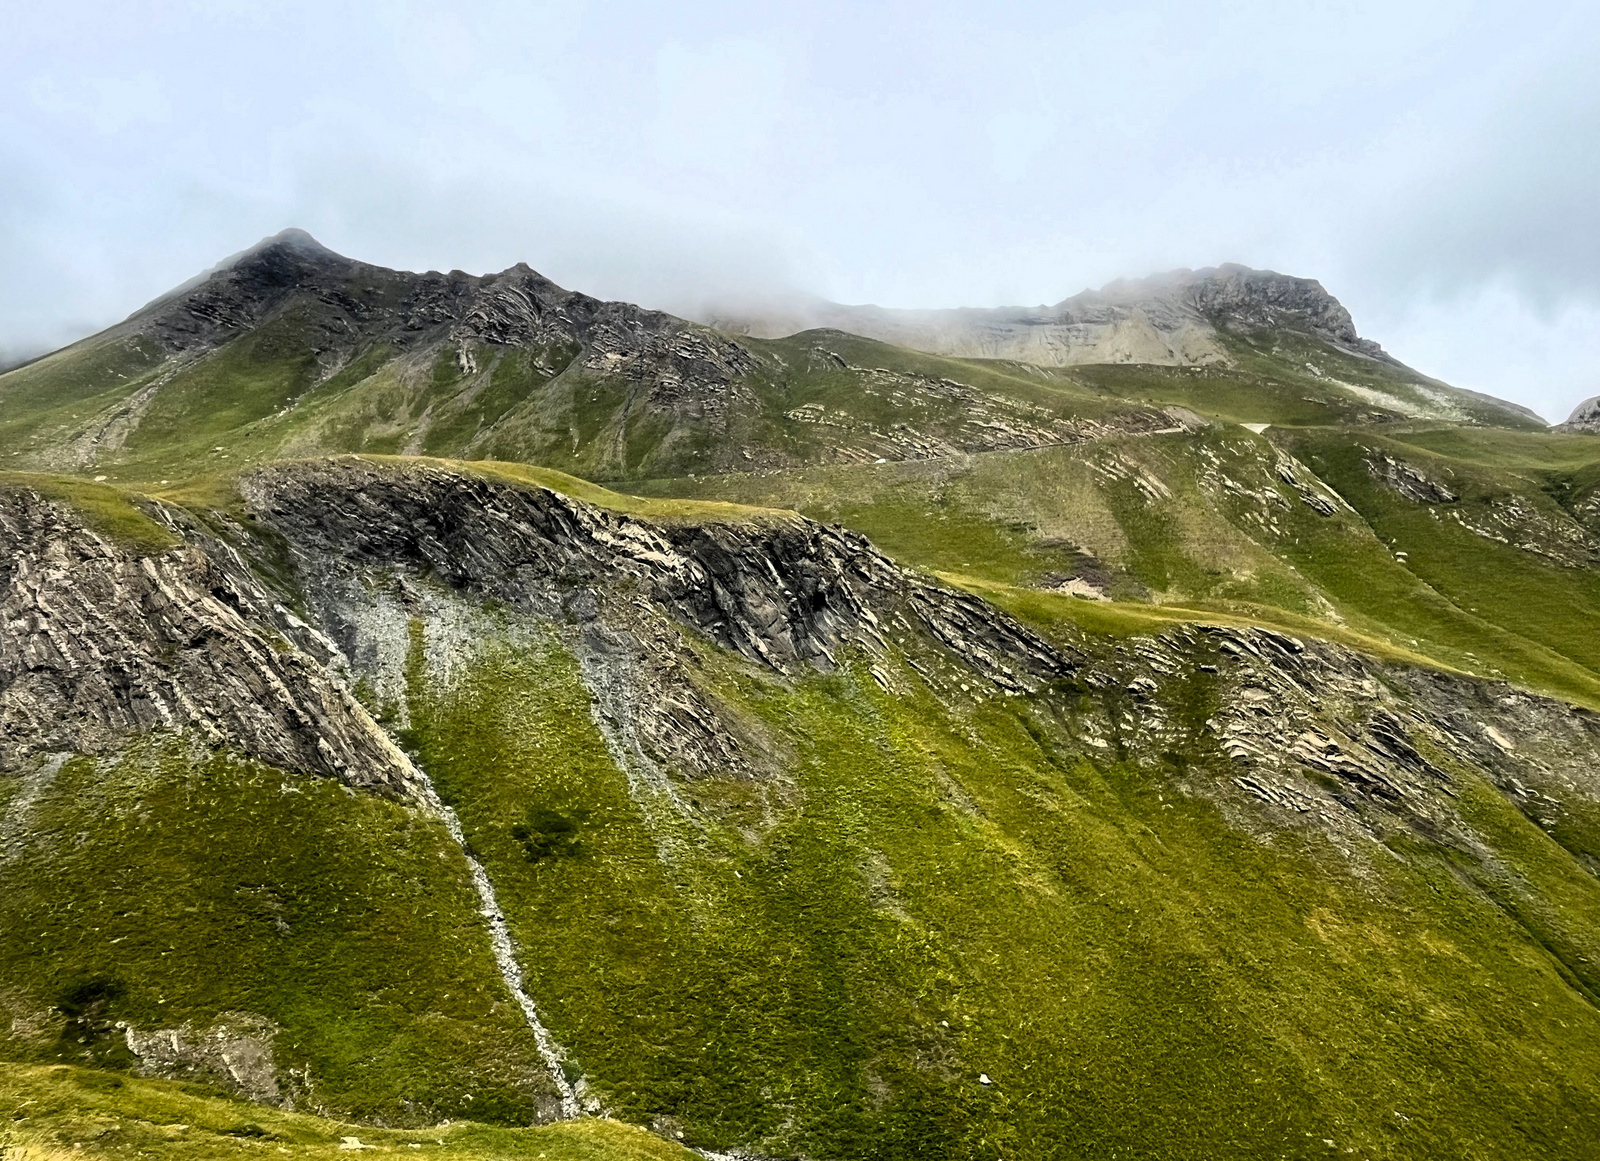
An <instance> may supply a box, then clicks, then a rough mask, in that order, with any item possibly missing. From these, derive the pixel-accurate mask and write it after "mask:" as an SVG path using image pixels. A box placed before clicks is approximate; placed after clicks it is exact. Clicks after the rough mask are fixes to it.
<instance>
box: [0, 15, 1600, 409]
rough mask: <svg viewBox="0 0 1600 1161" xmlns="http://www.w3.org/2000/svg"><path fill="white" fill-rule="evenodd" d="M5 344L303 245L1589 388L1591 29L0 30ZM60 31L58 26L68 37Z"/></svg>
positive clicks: (823, 21) (365, 23) (83, 328)
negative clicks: (1274, 318) (1233, 281)
mask: <svg viewBox="0 0 1600 1161" xmlns="http://www.w3.org/2000/svg"><path fill="white" fill-rule="evenodd" d="M6 19H7V21H8V26H7V27H6V29H5V30H4V31H5V35H4V36H0V68H3V69H4V70H5V72H6V75H7V77H8V84H7V86H5V91H4V94H3V95H0V112H3V114H4V116H0V126H3V128H0V268H3V269H4V270H5V271H6V273H7V275H8V277H7V278H6V279H4V280H0V349H3V350H33V349H35V348H38V347H42V346H48V345H54V344H57V343H59V342H61V341H64V340H65V339H68V338H70V337H74V336H75V335H77V334H82V333H86V332H87V331H89V330H92V329H94V328H96V327H98V326H101V325H105V324H106V323H108V322H111V321H113V320H115V319H116V318H119V317H121V316H123V315H125V314H126V313H128V312H129V311H130V310H132V309H134V308H135V307H137V306H138V305H140V304H141V303H143V302H145V301H147V300H148V299H150V298H152V297H154V296H155V295H157V294H159V293H160V292H161V291H163V290H165V289H166V288H168V287H169V286H171V285H174V284H176V283H178V282H180V281H182V280H183V279H185V278H187V277H189V276H190V275H192V274H193V273H195V272H196V271H198V270H200V269H202V268H204V267H206V266H208V265H210V264H211V263H213V262H215V261H216V260H217V259H218V258H219V257H221V256H222V255H224V254H228V253H231V252H234V251H236V250H238V249H240V248H242V247H243V246H245V245H248V244H250V243H251V242H253V241H255V240H256V239H257V238H259V237H261V236H264V235H266V234H269V233H273V232H275V231H276V230H278V229H280V228H282V227H283V226H285V225H291V224H292V225H298V226H302V227H304V228H306V229H309V230H310V231H311V232H312V233H314V234H316V235H317V236H318V237H319V238H321V239H322V240H323V241H324V242H325V243H327V244H328V245H331V246H333V247H334V248H336V249H341V250H344V251H346V252H348V253H351V254H353V255H355V256H358V257H361V258H365V259H367V260H369V261H374V262H381V263H384V264H388V265H397V266H410V267H414V268H429V267H433V268H449V267H462V268H466V269H471V270H474V271H478V270H489V269H500V268H503V267H505V266H508V265H510V264H512V263H513V262H515V261H518V260H525V261H528V262H529V263H530V264H532V265H534V266H535V267H537V268H539V269H541V270H542V271H543V272H544V273H546V274H547V275H549V276H550V277H552V278H554V279H556V280H557V281H558V282H561V283H563V284H566V285H569V286H573V287H575V288H577V289H582V290H586V291H589V292H590V293H596V294H601V295H604V296H607V297H621V298H629V299H633V300H635V301H641V302H644V303H646V304H647V305H654V306H660V307H663V308H667V309H676V310H679V311H691V310H696V309H700V308H703V307H704V306H705V305H706V304H707V303H713V302H729V301H738V300H741V299H748V298H750V297H752V296H784V295H790V294H818V295H821V296H824V297H828V298H833V299H837V300H842V301H852V302H861V301H875V302H878V303H881V304H884V305H899V306H954V305H996V304H1000V303H1007V302H1010V303H1015V302H1023V303H1038V302H1053V301H1057V300H1059V299H1061V298H1063V297H1066V296H1067V295H1069V294H1072V293H1074V292H1076V291H1078V290H1081V289H1083V288H1084V287H1086V286H1090V285H1098V284H1099V283H1102V282H1105V281H1108V280H1110V279H1112V278H1116V277H1119V276H1126V275H1132V276H1137V275H1141V274H1145V273H1148V272H1151V271H1155V270H1161V269H1169V268H1172V267H1177V266H1204V265H1212V264H1215V263H1218V262H1223V261H1240V262H1245V263H1249V264H1251V265H1258V266H1267V267H1272V268H1276V269H1280V270H1284V271H1287V272H1291V273H1296V274H1303V275H1308V276H1312V277H1317V278H1320V279H1322V281H1323V282H1324V283H1325V284H1326V285H1327V286H1328V287H1329V289H1330V290H1332V291H1333V292H1334V293H1336V294H1338V295H1340V297H1341V298H1343V299H1344V300H1345V302H1346V304H1347V305H1348V306H1349V307H1350V308H1351V310H1352V312H1353V313H1354V314H1355V316H1356V319H1357V322H1358V324H1359V325H1360V326H1361V327H1362V329H1363V331H1364V332H1365V333H1368V334H1370V335H1371V336H1372V337H1374V338H1377V339H1378V340H1379V341H1381V342H1383V343H1384V344H1385V345H1386V346H1388V347H1389V348H1390V349H1391V350H1393V351H1394V352H1395V353H1396V354H1397V355H1399V356H1400V357H1402V358H1405V359H1407V360H1408V361H1411V362H1413V363H1415V364H1416V365H1417V366H1418V367H1419V368H1420V369H1422V370H1424V371H1427V372H1429V373H1432V374H1436V375H1439V376H1440V377H1442V378H1446V379H1448V380H1450V381H1453V382H1457V383H1459V384H1461V385H1462V386H1468V387H1474V388H1477V389H1480V390H1486V391H1492V392H1494V393H1496V394H1500V395H1504V396H1506V397H1509V398H1514V399H1517V400H1518V401H1520V402H1524V403H1527V404H1529V405H1530V406H1533V407H1535V408H1536V409H1538V410H1540V411H1541V412H1542V413H1544V414H1546V415H1547V416H1551V417H1554V418H1560V417H1562V415H1564V413H1565V411H1566V410H1567V409H1568V408H1569V407H1570V406H1571V404H1572V403H1575V402H1576V401H1577V400H1578V399H1579V398H1581V397H1582V396H1584V395H1588V394H1594V393H1595V392H1597V391H1600V349H1597V348H1596V346H1595V345H1594V344H1595V337H1596V334H1597V332H1600V222H1597V210H1596V207H1597V206H1600V154H1597V151H1595V150H1594V149H1593V148H1592V144H1591V143H1592V142H1593V141H1595V140H1600V90H1596V89H1595V86H1594V85H1593V84H1592V81H1591V80H1590V78H1592V76H1593V75H1595V73H1596V71H1597V67H1600V21H1597V19H1596V17H1595V15H1594V13H1593V11H1592V6H1588V5H1580V4H1561V3H1545V4H1537V3H1535V4H1531V5H1523V6H1519V7H1518V8H1516V9H1515V10H1513V9H1512V8H1511V7H1510V6H1495V5H1471V4H1468V5H1462V4H1442V3H1440V4H1433V3H1413V4H1403V5H1396V4H1394V3H1392V2H1391V3H1383V4H1379V3H1375V2H1372V3H1368V2H1361V0H1357V2H1354V3H1343V4H1340V5H1337V6H1332V5H1304V6H1294V7H1291V8H1285V7H1284V6H1281V5H1269V4H1266V3H1245V4H1238V5H1231V6H1228V7H1227V8H1224V9H1219V10H1215V11H1213V10H1201V9H1199V8H1197V7H1195V6H1192V5H1177V4H1137V3H1136V4H1109V3H1108V4H1088V5H1077V6H1073V7H1071V8H1070V9H1069V8H1064V7H1062V6H1060V5H1045V4H1040V5H1035V6H1028V5H1024V6H1022V7H1016V6H1013V7H1011V8H1009V9H1006V10H1003V11H1002V10H984V11H981V12H980V11H978V10H976V9H971V8H966V7H954V6H951V7H940V6H928V5H909V4H904V5H902V4H889V5H879V6H870V7H866V8H863V7H861V6H853V5H844V4H827V3H823V4H811V5H805V6H788V7H785V8H780V9H773V10H771V11H762V12H759V13H758V12H754V11H753V10H750V9H749V8H748V6H743V5H733V4H723V3H700V4H690V5H677V6H672V7H671V9H670V10H668V9H666V8H665V7H663V6H654V5H642V4H641V5H605V6H589V5H585V4H582V3H562V4H559V5H558V4H550V5H537V4H535V5H527V4H516V5H513V4H497V3H478V4H474V5H470V6H458V7H457V8H454V9H450V10H444V9H440V8H438V7H437V6H431V5H421V4H384V5H378V4H375V3H353V4H347V5H338V6H328V5H311V4H309V3H303V4H302V3H287V4H283V3H280V4H271V5H267V4H252V3H247V2H244V0H234V2H232V3H229V4H226V5H198V4H196V5H190V6H185V5H172V6H164V7H162V8H160V9H149V10H143V11H141V12H138V13H134V12H131V11H130V10H128V9H126V8H125V7H123V6H117V5H111V4H108V3H87V2H84V0H78V2H73V0H67V2H65V3H62V4H57V5H53V6H50V7H48V8H45V9H33V10H26V11H20V10H19V11H18V12H16V13H14V14H12V15H10V16H9V17H7V18H6ZM86 30H87V31H86Z"/></svg>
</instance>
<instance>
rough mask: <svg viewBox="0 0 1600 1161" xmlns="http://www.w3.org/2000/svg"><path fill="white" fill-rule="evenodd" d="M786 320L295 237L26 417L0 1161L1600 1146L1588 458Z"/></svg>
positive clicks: (864, 319) (1134, 289) (1599, 552)
mask: <svg viewBox="0 0 1600 1161" xmlns="http://www.w3.org/2000/svg"><path fill="white" fill-rule="evenodd" d="M794 321H795V320H793V319H785V318H775V317H773V316H772V315H771V314H770V313H769V314H767V315H759V313H758V312H746V313H745V314H744V315H743V316H740V315H738V314H737V312H728V313H726V314H725V315H719V316H718V317H717V318H714V319H710V320H708V321H707V322H702V323H696V322H690V321H686V320H683V319H678V318H674V317H672V316H670V315H666V314H662V313H659V312H655V311H649V310H645V309H642V308H639V307H636V306H631V305H628V304H623V303H605V302H600V301H598V300H595V299H592V298H589V297H587V296H584V295H582V294H578V293H574V292H569V291H566V290H563V289H561V288H559V287H557V286H555V285H554V284H552V283H551V282H549V281H548V280H546V279H544V278H542V277H541V276H539V275H538V274H536V273H535V272H533V271H532V270H530V269H529V268H527V267H526V266H514V267H512V268H510V269H509V270H507V271H504V272H502V273H500V274H494V275H486V276H481V277H479V276H471V275H467V274H463V273H460V272H451V273H448V274H439V273H426V274H412V273H404V272H397V271H391V270H386V269H383V268H380V267H375V266H369V265H366V264H364V263H361V262H357V261H354V260H351V259H347V258H344V257H341V256H339V255H337V254H334V253H332V252H331V251H329V250H326V249H325V248H323V247H322V246H320V245H319V244H317V243H316V242H315V241H314V240H312V239H311V238H310V237H309V236H308V235H306V234H303V233H301V232H297V231H286V232H285V233H283V234H280V235H277V236H275V237H274V238H270V239H268V240H266V241H265V242H263V243H261V244H260V245H258V246H256V247H254V248H252V249H250V250H248V251H245V252H244V253H242V254H240V255H238V256H236V257H234V258H232V259H230V260H228V261H227V262H225V263H223V264H221V265H220V266H218V267H217V268H216V269H214V270H212V271H210V272H208V273H207V274H205V275H203V276H201V277H200V278H198V279H196V280H194V281H192V282H191V283H188V284H186V285H185V286H183V287H180V288H178V289H177V290H175V291H174V292H172V293H171V294H169V295H167V296H165V297H164V298H162V299H160V300H158V301H157V302H154V303H152V304H150V305H149V306H148V307H146V308H144V309H143V310H141V311H139V312H138V313H136V314H135V315H133V316H132V317H131V318H129V319H128V320H127V321H126V322H124V323H122V324H119V325H118V326H116V327H113V328H111V329H110V330H108V331H106V332H103V333H102V334H99V335H96V336H92V337H91V338H88V339H85V340H84V341H82V342H81V343H78V344H76V345H74V346H72V347H69V348H66V349H65V350H62V351H59V352H56V353H54V354H52V355H49V356H46V357H45V358H43V359H39V360H35V361H34V362H31V363H29V364H26V365H25V366H22V367H19V368H16V369H13V370H11V371H8V372H6V373H5V374H3V375H0V400H3V402H4V405H5V406H4V408H3V409H0V465H4V469H5V470H3V471H0V542H3V547H4V551H3V553H0V602H3V605H4V617H3V618H0V933H3V934H0V1015H3V1017H4V1018H3V1019H0V1094H4V1096H5V1097H6V1098H7V1099H9V1100H10V1101H11V1104H12V1107H13V1108H14V1110H15V1111H14V1113H13V1115H12V1117H11V1118H10V1120H9V1121H8V1122H6V1124H5V1125H4V1126H3V1127H0V1153H4V1154H5V1155H6V1156H10V1155H11V1153H12V1152H15V1153H16V1154H17V1155H18V1156H19V1157H30V1158H31V1157H49V1156H55V1155H58V1154H59V1153H60V1152H71V1153H72V1155H74V1156H84V1157H101V1156H104V1157H120V1156H135V1155H140V1154H143V1155H152V1156H172V1157H195V1158H209V1157H231V1156H235V1155H239V1156H245V1155H255V1154H260V1153H266V1154H270V1155H274V1156H276V1155H279V1154H280V1152H281V1153H285V1154H289V1155H298V1156H305V1157H321V1156H324V1155H326V1156H333V1155H335V1154H342V1153H344V1152H350V1151H357V1150H374V1151H380V1152H383V1151H388V1152H396V1151H403V1152H407V1153H409V1152H413V1151H414V1152H417V1153H418V1154H419V1155H420V1154H422V1153H435V1154H437V1155H440V1156H449V1157H457V1158H490V1157H505V1156H529V1157H537V1156H548V1157H551V1158H574V1159H577V1158H602V1159H609V1158H618V1159H621V1158H663V1159H667V1158H687V1157H693V1156H702V1157H742V1158H818V1159H823V1158H841V1159H843V1158H873V1159H876V1158H930V1159H932V1158H938V1159H941V1161H943V1159H956V1158H973V1159H978V1158H983V1159H998V1158H1016V1159H1033V1158H1047V1159H1048V1158H1061V1159H1068V1158H1079V1157H1111V1156H1138V1157H1153V1158H1174V1159H1177V1158H1184V1159H1188V1158H1194V1157H1212V1156H1215V1157H1288V1158H1311V1157H1327V1156H1333V1155H1338V1156H1346V1155H1348V1156H1354V1157H1369V1158H1379V1157H1382V1158H1434V1157H1439V1158H1444V1157H1449V1158H1460V1157H1481V1158H1500V1157H1523V1156H1538V1157H1550V1158H1573V1159H1580V1158H1587V1157H1590V1156H1592V1155H1593V1150H1594V1142H1595V1141H1596V1140H1600V1089H1597V1087H1596V1085H1595V1083H1594V1082H1595V1078H1596V1076H1597V1075H1600V1048H1597V1045H1600V1009H1597V1005H1600V879H1597V876H1600V716H1597V711H1600V644H1597V641H1596V638H1595V636H1594V634H1593V633H1592V631H1591V630H1592V626H1593V624H1594V623H1595V621H1596V618H1600V572H1597V562H1600V442H1597V441H1595V440H1594V437H1593V435H1592V434H1587V433H1586V429H1585V427H1584V424H1583V423H1582V422H1580V421H1579V420H1580V418H1581V417H1574V420H1573V421H1570V422H1569V423H1568V424H1567V425H1564V426H1563V428H1562V429H1559V430H1549V429H1547V428H1546V427H1545V425H1544V424H1543V423H1542V421H1539V420H1538V419H1537V418H1536V417H1533V416H1531V414H1530V413H1527V412H1525V411H1524V410H1522V409H1521V408H1518V407H1516V406H1514V405H1512V404H1507V403H1503V402H1501V401H1498V400H1491V399H1487V398H1485V397H1483V396H1479V395H1475V394H1473V393H1471V392H1467V391H1462V390H1458V389H1456V388H1453V387H1451V386H1449V385H1447V384H1444V383H1441V382H1439V381H1437V380H1434V379H1431V378H1429V377H1427V376H1426V375H1424V374H1421V373H1419V372H1417V371H1413V370H1411V369H1410V368H1407V367H1405V366H1403V365H1401V364H1399V363H1397V362H1396V361H1394V360H1393V359H1391V358H1390V357H1389V356H1387V355H1386V354H1384V353H1383V351H1382V349H1381V347H1379V346H1377V345H1376V344H1375V343H1373V342H1371V341H1369V340H1367V339H1364V338H1362V337H1361V336H1360V335H1359V334H1358V332H1357V330H1356V328H1355V325H1354V323H1353V321H1352V320H1351V318H1350V316H1349V314H1348V313H1347V312H1345V310H1344V309H1343V307H1341V306H1340V305H1339V304H1338V302H1337V301H1336V300H1335V299H1333V298H1332V297H1331V296H1329V295H1328V294H1327V293H1326V291H1324V290H1323V288H1322V287H1321V286H1320V285H1319V284H1317V283H1315V282H1313V281H1311V280H1308V279H1299V278H1288V277H1285V276H1282V275H1277V274H1270V273H1265V272H1258V271H1250V270H1246V269H1244V268H1241V267H1236V266H1224V267H1219V268H1217V269H1214V270H1206V271H1198V272H1181V273H1179V274H1176V275H1170V276H1164V277H1161V278H1157V279H1150V280H1146V281H1142V282H1130V283H1118V284H1113V285H1112V286H1110V287H1107V288H1105V289H1104V290H1102V291H1098V292H1094V293H1092V294H1088V293H1086V294H1083V295H1078V296H1076V297H1074V298H1071V299H1067V300H1064V301H1063V302H1062V303H1060V304H1057V306H1055V307H1049V308H1040V309H1038V310H1037V311H1004V310H1002V311H958V312H918V313H915V314H913V313H910V312H888V311H877V310H874V309H870V308H848V307H832V306H827V307H817V308H816V309H815V310H813V311H812V312H811V314H809V315H808V316H807V318H806V319H805V320H801V323H802V325H798V326H791V323H793V322H794ZM712 324H715V325H712ZM1580 411H1582V409H1580Z"/></svg>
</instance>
